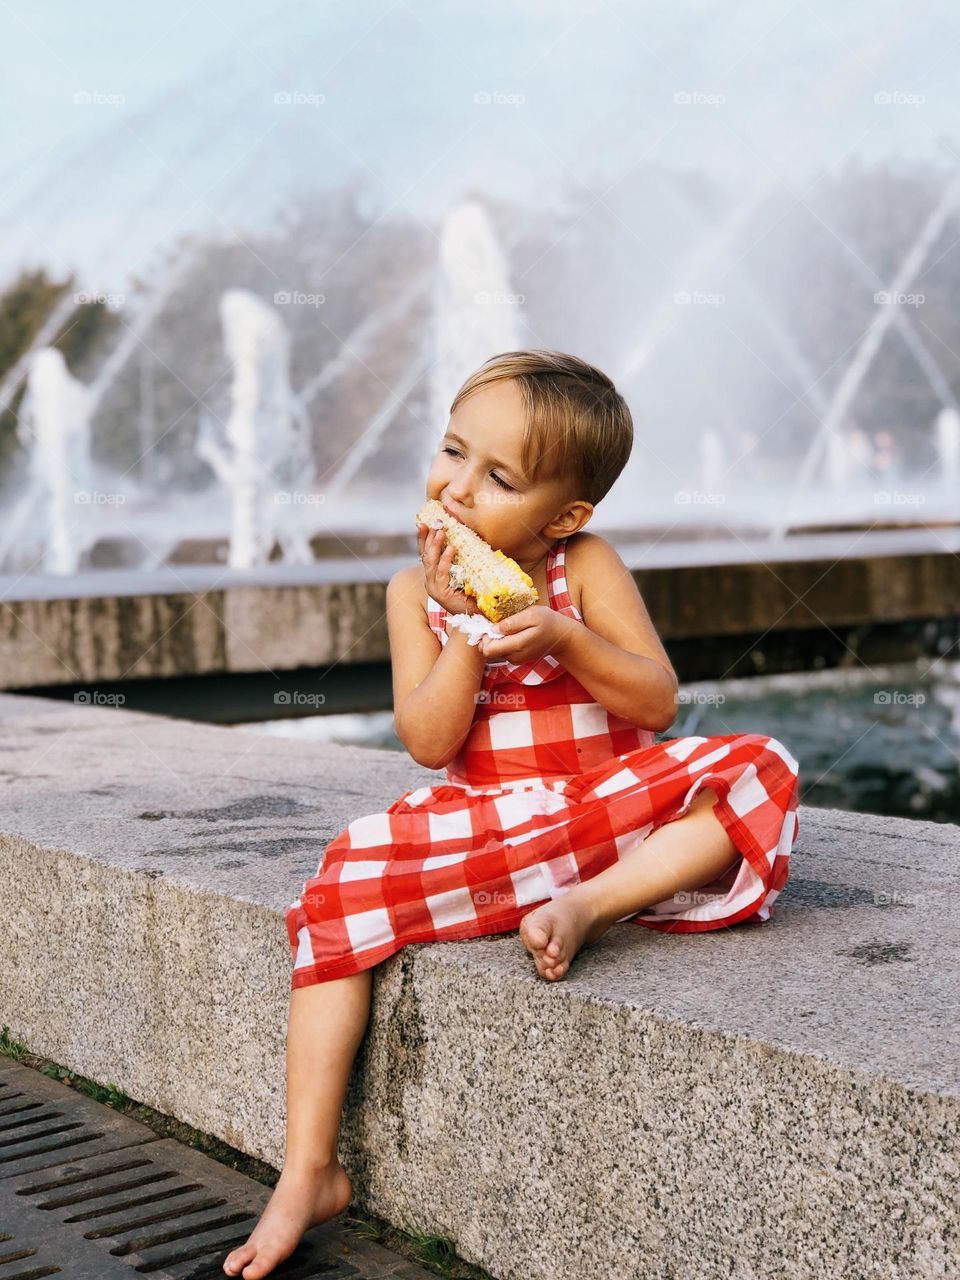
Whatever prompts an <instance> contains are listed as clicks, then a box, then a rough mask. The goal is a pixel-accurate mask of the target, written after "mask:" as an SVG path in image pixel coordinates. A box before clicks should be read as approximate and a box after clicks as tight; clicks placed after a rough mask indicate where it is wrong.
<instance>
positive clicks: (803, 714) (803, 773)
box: [236, 659, 960, 823]
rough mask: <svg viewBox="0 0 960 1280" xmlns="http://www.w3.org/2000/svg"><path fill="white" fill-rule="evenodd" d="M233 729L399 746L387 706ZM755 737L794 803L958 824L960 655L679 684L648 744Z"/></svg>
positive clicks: (310, 739) (401, 749) (959, 792)
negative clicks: (779, 746)
mask: <svg viewBox="0 0 960 1280" xmlns="http://www.w3.org/2000/svg"><path fill="white" fill-rule="evenodd" d="M236 728H237V729H239V730H241V731H242V732H250V733H265V734H272V735H277V736H280V737H292V738H297V739H300V740H301V741H313V742H330V743H339V744H342V745H348V746H366V747H381V748H386V749H387V750H395V751H403V750H404V747H403V745H402V743H401V742H400V741H399V739H398V738H397V737H396V734H395V733H394V731H393V713H392V711H378V712H372V713H368V714H361V715H331V716H314V717H309V718H305V719H300V720H292V719H290V720H278V721H272V722H268V723H256V724H241V725H237V726H236ZM728 733H766V734H769V735H770V736H771V737H775V738H778V739H779V740H780V741H781V742H782V743H783V744H784V745H785V746H786V747H787V748H788V749H789V750H790V751H791V753H792V754H793V755H794V757H795V758H796V759H797V760H798V761H799V763H800V793H801V794H800V799H801V804H807V805H812V806H814V807H817V808H830V809H846V810H848V811H852V812H855V813H872V814H878V815H884V816H887V817H901V818H923V819H927V820H928V821H932V822H952V823H960V771H958V762H960V662H958V661H951V662H948V661H946V660H944V659H941V660H939V661H938V662H936V663H933V664H931V663H930V662H928V661H927V660H921V661H919V662H917V663H902V664H897V665H896V666H890V667H883V668H879V667H877V668H874V669H873V671H872V672H870V671H863V672H853V671H842V672H838V671H831V672H817V673H813V674H800V675H793V674H791V675H780V676H757V677H752V678H750V679H748V680H723V681H715V682H712V683H702V684H697V685H682V686H681V704H680V708H679V712H678V715H677V719H676V721H675V722H674V724H673V725H672V726H671V728H670V729H669V730H668V732H667V733H666V734H659V735H658V741H663V740H665V739H668V738H680V737H686V736H688V735H690V734H702V735H703V736H706V737H710V736H714V735H718V734H728Z"/></svg>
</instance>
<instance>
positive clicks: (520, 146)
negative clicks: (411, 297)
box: [0, 0, 960, 291]
mask: <svg viewBox="0 0 960 1280" xmlns="http://www.w3.org/2000/svg"><path fill="white" fill-rule="evenodd" d="M3 12H4V40H3V42H2V44H3V47H2V51H0V110H2V114H3V119H4V121H5V124H6V128H5V129H4V130H3V133H2V136H0V219H2V222H3V228H4V235H3V236H2V237H0V277H2V278H3V279H4V280H9V278H10V277H11V275H13V274H14V273H15V272H17V271H18V270H19V269H22V268H23V267H25V266H37V265H41V264H43V265H46V266H47V267H48V269H50V270H52V271H53V272H55V273H56V272H61V271H65V270H74V271H76V272H77V274H78V277H79V280H80V283H81V285H82V286H84V287H89V288H95V289H102V290H105V291H110V290H122V289H123V288H124V283H125V281H126V280H127V278H128V275H129V273H130V272H131V271H134V270H137V271H141V270H146V271H148V272H149V270H150V269H151V268H152V266H155V265H156V264H157V263H158V262H160V261H161V260H162V257H163V252H164V248H165V246H167V245H169V243H170V241H171V239H172V237H173V236H175V235H176V234H179V233H182V232H184V231H190V230H197V229H201V228H203V229H206V230H207V231H208V232H210V233H212V234H217V235H222V236H223V237H224V238H226V239H229V238H231V237H236V236H242V235H243V232H244V228H245V227H249V226H252V225H255V224H256V223H257V221H258V220H259V219H264V220H267V221H269V219H270V218H271V217H272V216H274V213H275V211H276V210H277V208H278V207H281V206H282V205H283V203H284V199H285V197H286V196H287V195H288V194H289V193H291V192H295V191H297V190H300V189H303V188H308V187H318V188H322V187H323V186H325V185H328V184H335V183H337V182H340V181H342V180H344V179H345V178H347V177H349V176H350V175H352V174H357V173H362V174H364V175H365V177H366V178H367V179H368V181H369V183H370V184H371V189H372V190H373V191H374V192H375V193H376V196H377V199H378V200H379V201H380V203H381V205H382V207H383V208H385V209H387V208H394V209H396V210H397V211H398V212H402V211H404V210H407V211H409V212H411V213H413V214H415V215H416V216H420V217H434V216H438V215H440V214H442V212H443V211H444V210H445V209H448V208H449V207H450V206H451V204H452V203H453V202H454V201H456V200H457V199H458V197H459V195H460V194H461V193H462V192H463V191H464V190H466V189H468V188H474V189H476V188H477V187H479V188H480V189H481V190H486V191H488V192H489V193H490V194H491V195H496V196H500V197H508V198H511V199H514V200H517V201H520V202H523V203H529V204H531V205H542V206H547V207H550V206H551V205H555V204H556V203H557V202H558V201H559V200H560V199H561V196H562V193H563V191H564V190H565V189H569V185H570V183H571V182H573V183H574V184H575V185H577V186H579V187H580V188H581V189H586V190H587V191H596V192H597V193H598V194H601V193H602V192H603V191H605V190H607V189H609V188H610V187H611V186H612V185H613V184H616V183H617V182H618V181H619V180H621V179H622V178H623V176H624V175H626V174H628V173H629V172H630V171H631V170H632V169H633V168H634V167H635V166H637V165H638V164H639V163H641V162H643V161H645V160H647V159H649V158H655V159H656V160H658V161H660V162H662V163H664V164H668V165H673V166H676V167H678V168H686V169H694V170H696V169H700V170H703V171H704V172H709V173H711V174H712V175H713V176H715V177H717V178H718V179H719V180H720V181H722V182H725V183H726V184H728V185H729V186H730V187H731V189H734V190H736V189H738V188H742V187H743V186H745V185H750V184H756V183H757V182H758V181H762V180H767V181H774V182H777V183H787V184H791V183H801V182H809V181H811V180H812V179H813V178H814V177H815V176H816V175H817V174H819V173H821V172H823V171H824V170H826V169H827V168H829V167H830V166H836V165H839V164H841V163H844V162H845V160H846V159H848V158H849V157H850V156H854V155H855V156H858V157H861V158H865V159H868V160H869V159H876V158H881V157H897V158H898V159H900V160H905V161H910V160H912V159H915V158H931V159H933V160H934V161H935V162H936V163H938V164H940V165H942V166H943V167H944V169H945V170H946V169H950V168H952V167H953V166H954V165H955V163H956V161H957V159H958V158H960V137H958V136H956V134H955V133H954V128H955V122H956V119H957V112H956V106H957V95H956V92H955V91H954V90H953V89H952V88H951V79H952V77H953V75H954V68H955V64H956V58H957V52H958V49H960V17H958V16H957V15H956V13H954V12H952V11H951V8H950V6H949V5H948V4H947V3H946V0H934V2H928V3H923V2H921V3H915V2H913V0H910V2H909V3H908V2H906V0H880V2H879V3H870V4H867V3H859V2H858V3H850V2H848V3H840V4H837V3H836V2H835V0H833V2H831V3H827V2H826V0H749V2H747V3H733V4H729V3H726V4H721V3H719V0H717V2H716V3H712V2H707V0H695V2H689V0H688V2H685V3H680V4H673V5H662V4H658V5H654V4H650V3H630V2H627V0H556V2H551V3H546V2H545V0H544V2H542V3H541V2H540V0H536V2H535V0H509V2H508V0H489V3H486V4H484V5H482V6H481V5H476V4H467V3H459V2H457V3H442V2H441V0H364V2H363V3H354V4H350V3H344V2H343V0H326V2H321V0H314V2H313V3H303V2H301V3H291V4H287V5H284V6H280V7H278V6H276V5H271V4H268V3H266V2H264V0H229V3H227V2H226V0H201V2H199V3H197V2H195V0H171V2H170V3H167V4H165V5H163V6H140V5H130V4H129V3H121V0H93V2H92V3H86V4H84V5H82V6H77V5H72V4H68V3H66V0H46V2H44V0H40V2H39V3H37V2H36V0H31V2H30V3H26V2H25V0H5V3H4V5H3Z"/></svg>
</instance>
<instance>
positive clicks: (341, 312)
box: [0, 0, 960, 822]
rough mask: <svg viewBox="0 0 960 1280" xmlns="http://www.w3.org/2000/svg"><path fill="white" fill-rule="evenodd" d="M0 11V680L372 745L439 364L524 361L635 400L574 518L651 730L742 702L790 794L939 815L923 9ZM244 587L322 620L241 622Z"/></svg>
mask: <svg viewBox="0 0 960 1280" xmlns="http://www.w3.org/2000/svg"><path fill="white" fill-rule="evenodd" d="M5 28H6V30H5V40H4V48H3V52H2V55H0V57H2V60H3V71H4V74H3V78H2V84H3V88H2V91H0V92H2V93H3V107H4V112H5V115H6V118H7V121H8V128H7V129H6V130H5V131H4V136H3V138H2V139H0V174H2V180H0V190H2V201H0V220H2V224H3V235H2V236H0V281H2V293H0V517H2V518H0V588H2V589H0V600H2V602H3V623H2V625H3V626H4V628H5V632H4V635H5V642H4V643H5V647H4V648H3V649H2V653H3V655H5V656H4V664H3V667H2V672H3V680H2V683H3V686H4V687H6V688H8V689H12V688H17V689H22V690H32V691H41V692H44V693H46V694H49V695H50V696H67V697H72V698H74V699H75V700H78V701H83V700H84V698H86V700H87V701H93V700H96V699H97V697H101V698H113V699H114V700H115V701H118V700H119V701H118V705H126V706H141V707H146V708H148V709H155V710H160V711H163V712H164V713H166V714H183V715H188V716H190V717H192V718H205V719H213V720H217V721H219V722H221V723H233V724H236V725H237V727H238V731H242V732H246V731H251V732H260V733H264V732H267V733H271V732H272V733H285V734H287V733H296V734H299V735H302V736H314V737H324V738H327V739H330V740H333V741H341V742H351V743H360V744H367V745H381V746H388V747H392V748H394V749H398V750H399V749H402V748H401V746H400V744H399V742H398V741H397V739H396V737H395V735H394V734H393V729H392V711H391V709H390V695H389V664H388V653H387V651H386V645H385V631H384V629H383V626H382V596H381V597H376V596H374V597H373V598H374V599H376V600H378V601H379V602H380V608H379V613H377V611H376V610H375V611H374V613H375V614H376V616H374V614H370V613H369V612H364V609H366V608H367V606H366V605H365V606H364V608H363V609H361V608H360V607H359V606H358V604H357V601H358V600H360V599H362V600H364V601H368V595H369V592H370V591H371V590H373V589H376V590H379V589H381V588H382V586H383V584H384V583H385V582H386V581H387V580H388V578H389V576H390V574H391V573H392V572H394V571H395V570H396V568H398V567H399V566H400V565H401V564H403V563H408V562H411V561H412V560H413V559H415V556H416V533H415V526H414V520H413V516H414V512H415V511H416V509H417V507H418V506H419V505H420V502H421V501H422V498H423V494H424V481H425V476H426V471H427V467H428V464H429V459H430V457H431V455H432V453H433V451H434V450H435V448H436V444H437V441H438V440H439V437H440V435H441V434H442V432H443V430H444V428H445V425H446V421H447V416H448V412H449V405H450V402H451V400H452V398H453V395H454V393H455V392H456V390H457V388H458V387H459V385H460V384H461V382H462V381H463V379H464V378H465V377H466V376H467V375H468V374H469V373H470V372H471V371H472V370H473V369H474V368H476V366H477V365H478V364H480V363H481V362H482V361H483V360H485V359H487V358H488V357H489V356H491V355H493V354H495V353H497V352H500V351H506V350H512V349H516V348H519V347H548V348H555V349H559V350H563V351H570V352H574V353H576V354H578V355H580V356H582V357H583V358H585V359H587V360H589V361H591V362H593V363H595V364H597V365H599V366H600V367H601V368H602V369H604V370H605V371H606V372H607V373H609V374H610V376H611V377H613V379H614V380H615V382H616V383H617V385H618V387H619V389H620V390H621V391H622V393H623V394H624V395H625V396H626V398H627V401H628V403H629V404H630V407H631V410H632V412H633V415H634V422H635V428H636V437H635V445H634V450H633V455H632V458H631V460H630V463H629V465H628V467H627V468H626V470H625V472H624V473H623V474H622V476H621V477H620V479H619V480H618V482H617V483H616V485H615V486H614V488H613V490H611V492H610V494H609V496H608V497H607V498H606V499H605V501H604V502H603V503H602V504H601V505H600V506H599V507H598V508H597V511H596V514H595V516H594V518H593V521H592V522H591V528H593V529H594V530H596V531H597V532H599V533H604V534H606V536H608V537H609V538H610V539H611V541H613V542H614V543H615V545H617V547H618V549H619V550H620V551H621V554H623V556H624V559H625V560H626V561H627V562H628V563H629V564H630V567H631V569H633V570H634V571H635V574H636V576H637V581H638V583H639V584H640V585H641V589H642V590H643V592H644V597H645V599H647V602H648V606H649V607H650V609H651V613H652V616H653V618H654V621H655V623H656V624H657V626H658V630H660V632H661V634H662V635H663V637H664V640H665V643H666V644H667V648H668V650H669V651H670V653H671V657H672V658H673V660H674V662H675V665H676V666H677V670H678V673H679V674H680V677H681V680H682V681H683V682H684V689H683V695H682V700H681V705H680V706H679V708H678V717H677V721H676V723H675V725H674V726H673V727H672V728H671V729H670V730H669V731H668V733H667V735H665V736H669V737H673V736H681V735H682V734H686V733H693V732H697V733H726V732H737V731H739V730H741V729H743V730H750V731H765V732H770V733H772V734H776V735H777V736H779V737H781V739H782V740H783V741H784V742H786V743H787V744H788V745H790V746H791V747H792V749H793V750H794V753H795V754H796V755H797V756H798V758H799V759H800V761H801V765H802V768H803V784H804V794H803V800H804V802H805V803H813V804H823V805H832V806H836V807H841V808H848V809H859V810H862V811H866V812H881V813H897V814H901V815H904V816H915V817H927V818H932V819H934V820H937V821H951V822H957V821H960V776H958V771H957V764H958V759H960V755H958V748H960V671H958V663H957V656H958V649H957V641H958V639H960V636H958V614H960V589H958V575H957V566H958V563H960V562H958V555H957V553H958V550H960V541H958V514H960V500H958V496H960V403H958V397H960V355H958V353H960V303H958V298H960V287H958V286H960V253H958V250H957V245H958V242H960V218H958V205H960V127H958V113H957V107H958V105H960V104H958V94H957V90H956V88H955V87H954V84H955V64H956V56H957V48H958V45H960V20H958V16H957V13H956V10H955V8H954V7H952V6H950V5H949V4H947V3H945V2H942V3H940V2H932V3H921V4H916V3H912V4H907V3H906V0H883V2H882V3H874V4H870V5H866V4H864V3H862V2H856V3H845V4H840V5H837V4H832V5H830V4H826V3H825V2H823V0H803V2H800V3H797V2H790V3H786V2H784V3H781V2H780V0H773V2H771V0H765V2H764V3H762V4H761V3H740V4H736V5H733V6H730V5H719V4H715V3H704V2H696V3H694V2H692V0H683V2H682V3H679V4H676V5H672V6H662V5H661V6H654V5H649V4H637V3H633V4H627V3H624V2H623V0H601V2H599V3H589V2H586V0H577V2H576V3H567V2H563V0H561V2H554V3H551V4H545V3H540V2H538V0H521V2H520V3H516V2H515V3H512V4H509V5H508V4H506V3H501V2H500V0H491V2H490V3H488V4H486V5H484V6H482V7H479V6H475V5H474V6H470V5H466V4H461V3H453V2H447V3H444V2H442V0H429V2H427V0H398V2H396V3H390V2H387V0H383V2H380V0H369V2H368V3H365V4H362V5H355V4H354V5H348V4H345V3H335V2H330V0H325V2H324V3H314V4H309V5H308V4H300V5H297V4H290V5H286V6H283V7H282V8H280V9H277V8H276V6H268V5H267V4H266V3H262V2H259V0H233V2H232V3H231V4H230V5H229V6H228V5H226V4H225V3H221V2H220V0H215V2H214V0H211V2H210V3H205V4H199V5H197V4H193V3H183V4H180V3H177V2H176V0H173V2H172V3H171V4H169V5H166V6H162V7H160V8H154V9H142V8H136V7H131V6H129V5H122V4H120V3H119V2H118V0H100V2H96V3H92V4H89V5H85V6H82V7H81V8H79V9H78V8H75V7H73V6H70V5H68V4H66V3H65V2H64V0H51V2H50V3H48V4H46V5H44V6H42V7H37V6H30V5H27V4H25V3H22V0H11V3H10V4H8V6H7V21H6V23H5ZM333 588H336V589H333ZM232 590H235V591H236V592H238V593H242V592H244V591H246V592H247V593H248V594H247V595H242V594H235V595H234V596H233V603H231V605H230V606H229V607H228V606H226V605H225V606H224V608H223V609H221V610H219V613H218V616H219V617H220V621H221V623H222V627H223V632H224V634H225V635H228V634H233V635H236V632H237V629H236V626H235V623H236V618H235V617H234V623H233V624H231V622H230V616H231V615H230V612H229V609H230V608H231V607H232V608H234V609H235V610H236V609H240V608H242V609H243V610H244V611H246V612H245V618H246V624H245V626H244V627H241V628H240V631H241V632H242V634H243V636H244V641H243V646H242V647H244V648H246V650H247V651H248V652H247V653H246V654H245V655H243V656H240V655H239V654H238V648H239V647H240V646H237V645H234V646H233V650H232V656H230V651H231V645H230V643H229V640H228V641H227V642H225V644H224V646H223V648H224V650H225V652H226V653H227V655H228V656H226V657H224V656H223V655H222V654H221V655H220V656H219V657H217V656H214V657H212V658H210V657H208V658H206V659H204V660H202V661H201V660H200V659H199V658H198V657H197V647H196V646H195V645H193V644H192V643H191V644H188V645H182V644H181V645H180V646H179V648H178V647H177V646H176V645H173V646H172V647H170V638H169V637H170V635H171V633H172V634H173V635H174V636H177V635H179V634H180V631H178V630H177V628H182V626H185V625H186V624H185V623H184V621H183V620H184V617H185V611H186V612H189V609H187V608H186V606H183V607H182V608H180V607H179V606H177V605H176V604H175V603H174V604H172V605H170V606H169V608H170V610H172V612H170V611H168V612H167V613H164V612H163V610H162V609H160V607H159V605H157V602H158V601H167V602H168V604H169V602H170V601H174V602H176V601H178V600H183V599H189V600H194V601H195V600H196V599H197V598H202V599H203V600H204V601H206V602H208V603H209V602H210V601H212V600H213V598H214V597H213V593H214V592H216V593H217V600H218V601H219V600H220V599H221V597H223V598H225V597H226V596H228V595H229V594H230V592H231V591H232ZM281 590H282V591H283V592H287V593H289V592H290V591H296V592H299V593H300V594H299V595H297V596H296V600H297V612H296V615H295V616H296V618H297V620H298V621H297V624H296V628H292V629H297V628H299V629H300V630H304V629H309V625H308V624H309V621H310V618H311V616H312V613H315V615H316V621H317V629H318V630H320V631H323V633H324V634H325V635H330V634H334V636H335V638H334V639H331V640H330V643H329V645H328V647H327V649H326V650H324V651H322V652H321V651H315V650H311V649H310V647H309V644H307V643H306V642H305V641H303V640H302V638H301V639H298V640H297V641H296V643H294V642H293V640H290V638H289V637H290V635H291V630H288V631H286V632H285V631H284V630H283V628H280V634H279V635H276V634H271V639H270V645H269V652H267V650H266V649H265V648H264V646H263V645H261V644H259V643H257V639H256V637H257V636H258V635H262V630H258V628H262V626H263V625H265V624H264V623H263V621H262V620H263V619H265V618H267V617H268V616H270V615H271V614H273V616H274V617H276V616H283V617H285V616H286V615H285V614H283V612H282V611H281V614H280V615H276V614H274V613H273V610H274V602H275V601H277V600H279V599H280V598H281V597H280V596H277V595H275V594H271V593H274V592H277V591H281ZM251 592H252V593H253V594H252V595H251V594H250V593H251ZM351 593H352V594H351ZM365 593H366V594H365ZM283 599H284V601H288V600H289V597H288V596H286V595H285V596H283ZM78 600H82V601H85V602H86V603H85V605H84V606H83V609H82V610H81V614H82V618H83V621H82V622H81V623H80V624H79V628H80V631H81V632H83V634H84V637H85V638H84V640H83V642H82V643H81V642H79V641H76V634H77V631H76V625H75V622H74V621H71V619H75V616H76V615H77V612H78V610H77V606H76V601H78ZM121 601H126V602H130V608H129V609H128V610H127V612H126V613H124V612H123V611H122V610H120V609H119V605H118V603H117V602H121ZM144 601H149V602H153V604H151V606H150V608H149V609H146V610H145V609H144V607H143V602H144ZM801 602H802V603H803V608H801V607H800V606H801ZM40 603H42V605H43V607H42V608H40V607H39V604H40ZM368 603H369V601H368ZM154 605H157V607H156V608H154ZM721 605H722V608H720V606H721ZM27 606H30V607H29V608H28V607H27ZM217 607H218V609H219V605H218V606H217ZM178 608H179V612H178ZM721 613H722V615H723V617H722V619H721V618H720V614H721ZM148 614H149V616H147V615H148ZM291 616H293V615H291ZM251 618H252V619H253V621H251ZM105 619H112V621H111V622H110V623H109V626H112V627H114V628H119V629H120V630H121V631H122V634H123V636H124V637H125V640H124V643H125V645H126V650H127V651H126V653H125V655H124V657H123V660H122V661H118V662H116V663H113V664H112V665H111V662H110V661H106V660H103V659H102V657H101V658H99V659H98V658H97V656H96V655H97V653H100V654H101V655H102V653H103V652H105V651H108V650H110V648H111V645H110V644H109V643H106V642H105V641H104V639H103V636H104V634H105V633H104V630H103V628H105V627H108V623H107V622H105ZM257 619H260V622H258V621H257ZM231 626H233V631H232V632H231ZM71 627H72V628H74V629H73V630H72V631H71ZM124 628H125V630H124ZM364 628H365V629H364ZM371 628H373V629H374V634H375V636H376V637H377V642H376V644H373V645H372V647H370V646H369V645H368V646H367V647H364V646H363V645H360V646H359V648H358V647H357V641H358V639H359V637H360V636H361V634H362V635H364V636H366V635H367V633H368V632H369V631H370V630H371ZM119 633H120V632H119V631H118V632H117V634H119ZM65 634H69V635H71V636H73V637H74V639H73V640H70V641H65V640H64V638H63V637H64V635H65ZM111 634H113V632H111ZM64 644H66V645H67V648H68V649H69V647H70V645H71V644H75V648H76V652H75V653H74V654H73V656H74V659H75V660H74V661H71V662H67V661H66V660H65V659H63V658H62V656H61V658H60V660H59V661H60V664H61V666H62V670H58V671H52V670H51V669H50V668H49V665H48V664H47V658H48V655H49V653H51V652H55V653H57V654H60V655H62V652H63V645H64ZM167 648H169V655H168V658H165V659H164V663H165V665H163V666H162V669H160V668H158V667H157V666H156V665H154V666H151V662H155V661H156V660H157V655H158V654H160V653H166V651H167ZM214 648H216V646H214ZM45 651H46V652H45ZM77 654H81V656H83V655H86V656H83V660H82V661H81V660H80V658H78V657H77ZM91 655H92V656H91ZM280 685H282V686H283V687H282V688H280V687H279V686H280ZM298 695H299V700H298Z"/></svg>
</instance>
